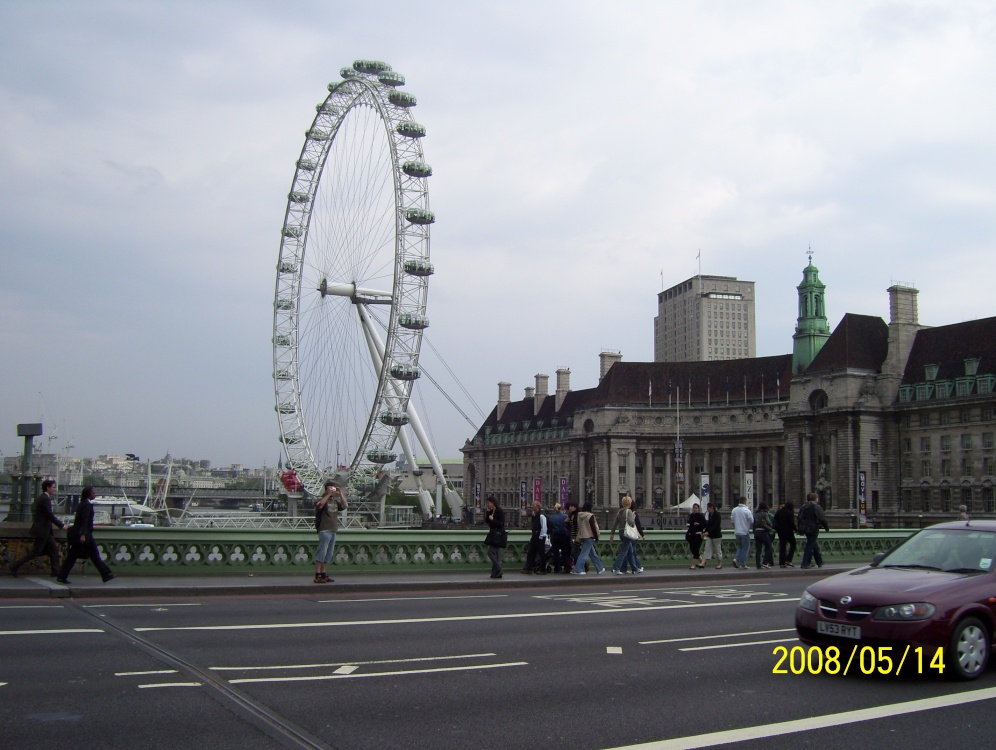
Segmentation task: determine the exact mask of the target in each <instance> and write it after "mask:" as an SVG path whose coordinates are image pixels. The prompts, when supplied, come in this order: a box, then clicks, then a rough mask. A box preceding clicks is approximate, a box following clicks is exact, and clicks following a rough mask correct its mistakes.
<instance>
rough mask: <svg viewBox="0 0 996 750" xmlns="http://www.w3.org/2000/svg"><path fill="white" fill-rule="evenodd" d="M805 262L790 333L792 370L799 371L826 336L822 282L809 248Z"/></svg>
mask: <svg viewBox="0 0 996 750" xmlns="http://www.w3.org/2000/svg"><path fill="white" fill-rule="evenodd" d="M808 255H809V265H808V266H806V267H805V268H804V269H803V271H802V283H801V284H799V286H798V287H797V288H798V290H799V319H798V322H796V324H795V333H794V334H793V335H792V339H793V344H792V372H794V373H797V374H798V373H800V372H802V371H803V370H805V369H806V368H807V367H809V365H810V363H812V361H813V359H814V358H815V357H816V355H817V354H818V353H819V351H820V349H822V348H823V344H825V343H826V341H827V339H828V338H830V326H829V325H828V324H827V314H826V307H825V305H824V301H825V294H824V292H825V290H826V285H825V284H824V283H823V282H822V281H820V271H819V269H818V268H817V267H816V266H814V265H813V251H812V250H810V251H809V252H808Z"/></svg>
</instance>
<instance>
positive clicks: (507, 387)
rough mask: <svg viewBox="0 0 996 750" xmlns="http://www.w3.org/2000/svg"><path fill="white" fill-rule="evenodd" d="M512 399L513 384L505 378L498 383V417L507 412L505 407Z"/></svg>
mask: <svg viewBox="0 0 996 750" xmlns="http://www.w3.org/2000/svg"><path fill="white" fill-rule="evenodd" d="M511 400H512V384H511V383H506V382H505V381H504V380H503V381H502V382H500V383H499V384H498V419H499V420H501V415H502V414H504V413H505V407H506V406H508V402H509V401H511Z"/></svg>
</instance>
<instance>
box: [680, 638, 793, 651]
mask: <svg viewBox="0 0 996 750" xmlns="http://www.w3.org/2000/svg"><path fill="white" fill-rule="evenodd" d="M797 640H799V639H798V638H796V637H794V636H793V637H792V638H775V639H774V640H771V641H748V642H745V643H719V644H716V645H715V646H689V647H687V648H679V649H678V650H679V651H714V650H715V649H718V648H740V647H741V646H763V645H764V644H766V643H789V642H790V641H797Z"/></svg>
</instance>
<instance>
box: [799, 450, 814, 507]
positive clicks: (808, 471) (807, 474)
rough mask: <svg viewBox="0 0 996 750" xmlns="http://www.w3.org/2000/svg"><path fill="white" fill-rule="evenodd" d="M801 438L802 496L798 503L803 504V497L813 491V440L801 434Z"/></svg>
mask: <svg viewBox="0 0 996 750" xmlns="http://www.w3.org/2000/svg"><path fill="white" fill-rule="evenodd" d="M800 437H801V438H802V494H803V497H801V498H799V502H800V503H801V502H803V501H804V499H805V496H806V495H808V494H809V493H810V492H812V491H813V438H812V437H811V436H810V435H807V434H803V435H801V436H800Z"/></svg>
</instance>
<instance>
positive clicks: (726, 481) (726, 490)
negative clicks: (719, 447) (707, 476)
mask: <svg viewBox="0 0 996 750" xmlns="http://www.w3.org/2000/svg"><path fill="white" fill-rule="evenodd" d="M723 496H724V497H726V498H729V497H730V449H729V448H723Z"/></svg>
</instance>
